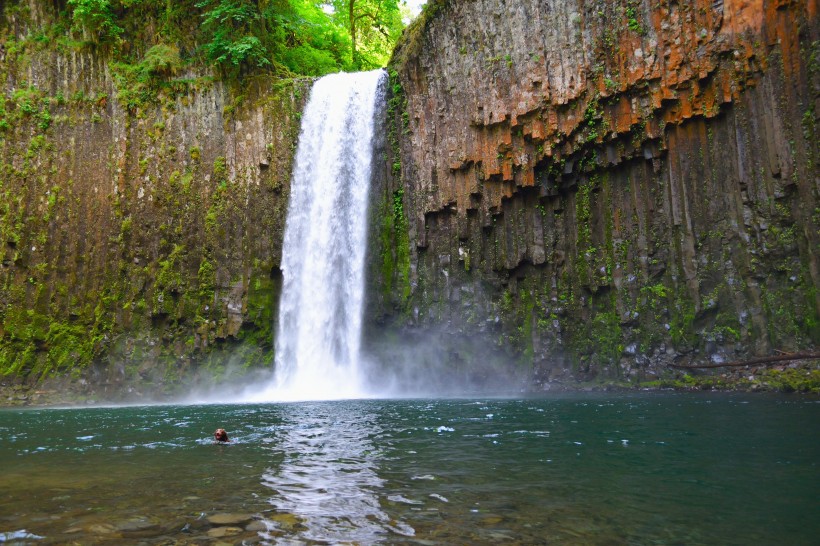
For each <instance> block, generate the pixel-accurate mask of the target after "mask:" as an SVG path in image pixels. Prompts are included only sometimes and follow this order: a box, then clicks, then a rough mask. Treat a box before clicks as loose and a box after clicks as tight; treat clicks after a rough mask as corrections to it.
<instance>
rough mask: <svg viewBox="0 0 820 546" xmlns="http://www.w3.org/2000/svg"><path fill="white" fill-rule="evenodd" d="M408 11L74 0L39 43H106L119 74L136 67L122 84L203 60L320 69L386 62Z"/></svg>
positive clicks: (280, 0)
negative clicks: (129, 67)
mask: <svg viewBox="0 0 820 546" xmlns="http://www.w3.org/2000/svg"><path fill="white" fill-rule="evenodd" d="M405 9H406V8H405ZM403 16H406V14H403V13H402V12H401V10H400V8H399V5H398V0H333V1H328V2H317V1H316V0H267V1H264V2H259V1H256V0H181V1H179V2H169V1H167V0H68V4H67V9H66V10H65V12H63V14H62V17H63V18H64V19H62V20H61V21H59V22H58V24H56V25H54V26H53V28H54V29H57V30H54V31H53V32H51V31H50V33H49V34H43V36H42V43H43V44H48V42H49V40H54V41H55V42H56V43H58V44H59V46H60V47H62V48H79V47H84V46H85V45H88V44H104V45H107V46H109V47H111V49H112V51H113V53H114V55H113V60H114V61H115V62H116V63H118V65H119V66H120V70H119V71H120V73H122V72H123V66H124V65H129V66H132V67H134V68H133V72H134V73H133V74H130V77H128V78H127V81H122V80H121V81H120V82H119V83H121V84H122V83H134V82H135V81H137V82H138V87H139V86H140V84H145V81H141V79H142V78H143V77H144V76H145V75H152V76H154V77H159V76H162V77H170V76H172V75H174V74H176V73H177V72H178V71H179V69H180V68H181V67H184V66H187V65H190V64H200V63H202V62H206V63H209V64H212V65H213V66H214V67H215V68H216V69H217V72H218V73H220V74H221V75H223V76H224V77H226V78H228V79H233V78H238V77H240V76H242V75H245V74H249V73H253V72H258V71H260V70H272V71H274V72H276V73H278V74H281V75H283V76H292V75H308V76H321V75H324V74H328V73H331V72H337V71H340V70H358V69H369V68H376V67H380V66H383V65H385V64H386V62H387V60H388V59H389V57H390V54H391V52H392V49H393V45H394V44H395V42H396V40H397V39H398V37H399V36H400V34H401V32H402V30H403V28H404V22H403ZM61 29H62V30H61ZM69 29H70V31H69ZM146 31H147V33H148V34H149V36H148V38H149V39H148V40H147V42H146V41H145V38H146V36H145V34H146ZM61 33H65V34H66V35H61ZM78 39H79V40H80V41H77V40H78ZM37 43H40V42H37ZM142 44H145V45H144V46H142ZM144 48H148V50H147V51H146V50H145V49H144ZM119 89H120V90H121V91H122V89H123V87H119ZM132 91H133V90H132ZM139 91H140V90H136V92H133V93H131V95H132V96H129V97H127V98H128V99H129V100H130V102H131V103H132V104H133V103H134V100H133V95H135V94H136V95H139Z"/></svg>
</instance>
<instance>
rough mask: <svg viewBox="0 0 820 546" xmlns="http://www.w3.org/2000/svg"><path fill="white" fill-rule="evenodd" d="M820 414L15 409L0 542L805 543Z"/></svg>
mask: <svg viewBox="0 0 820 546" xmlns="http://www.w3.org/2000/svg"><path fill="white" fill-rule="evenodd" d="M819 417H820V403H819V402H818V400H817V399H816V398H801V397H788V396H767V395H726V394H703V395H700V394H694V395H693V394H672V393H645V394H623V395H593V394H585V395H581V394H575V395H563V396H559V397H550V398H541V399H521V400H497V399H479V400H362V401H333V402H307V403H288V404H260V405H223V406H219V405H210V406H145V407H124V408H86V409H37V410H19V409H8V410H2V411H0V436H1V437H2V441H1V442H0V468H2V476H1V477H0V484H2V489H3V495H2V496H0V542H4V541H5V542H7V543H17V544H58V543H59V544H62V543H67V542H74V543H77V544H104V543H137V542H141V543H144V544H166V543H180V544H203V543H205V544H207V543H217V542H222V543H225V542H227V543H229V544H243V543H244V544H255V543H260V544H336V543H358V544H374V543H384V544H498V543H506V544H539V543H559V544H816V543H817V542H816V540H817V537H818V536H820V520H818V518H817V515H818V513H820V511H819V510H818V509H819V508H820V502H819V501H818V495H817V491H818V486H820V478H818V460H820V437H818V434H817V425H818V423H820V419H818V418H819ZM217 427H224V428H226V429H227V430H228V432H229V433H230V434H231V437H232V442H231V443H230V444H228V445H214V444H213V443H212V441H211V433H212V432H213V430H214V429H215V428H217Z"/></svg>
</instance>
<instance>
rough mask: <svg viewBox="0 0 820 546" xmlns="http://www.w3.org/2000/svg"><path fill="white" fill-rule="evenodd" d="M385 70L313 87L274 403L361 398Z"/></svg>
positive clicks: (296, 176) (286, 252)
mask: <svg viewBox="0 0 820 546" xmlns="http://www.w3.org/2000/svg"><path fill="white" fill-rule="evenodd" d="M385 79H386V74H385V72H384V71H383V70H374V71H371V72H361V73H354V74H345V73H340V74H332V75H329V76H325V77H323V78H321V79H320V80H318V81H317V82H316V83H315V84H314V85H313V90H312V91H311V94H310V99H309V101H308V104H307V107H306V108H305V111H304V113H303V115H302V129H301V133H300V135H299V145H298V148H297V151H296V161H295V166H294V171H293V177H292V180H291V190H290V191H291V194H290V203H289V205H288V216H287V220H286V224H285V240H284V246H283V250H282V253H283V256H282V271H283V275H284V284H283V287H282V297H281V300H280V304H279V324H278V329H277V333H276V371H275V376H274V385H273V386H272V389H271V391H269V392H268V393H267V395H268V397H269V398H268V399H278V400H283V399H290V400H307V399H332V398H352V397H358V396H361V392H362V378H361V376H360V371H359V346H360V341H361V328H362V306H363V301H364V262H365V252H366V250H367V204H368V194H369V186H370V178H371V164H372V161H373V157H372V156H373V146H374V134H375V124H376V119H375V117H376V116H375V114H376V109H377V103H378V104H380V103H381V101H383V98H382V96H383V88H384V83H383V82H384V80H385Z"/></svg>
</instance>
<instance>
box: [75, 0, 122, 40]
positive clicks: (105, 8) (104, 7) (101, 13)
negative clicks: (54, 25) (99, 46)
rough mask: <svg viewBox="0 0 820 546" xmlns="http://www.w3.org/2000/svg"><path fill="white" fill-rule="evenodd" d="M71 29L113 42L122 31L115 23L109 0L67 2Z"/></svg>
mask: <svg viewBox="0 0 820 546" xmlns="http://www.w3.org/2000/svg"><path fill="white" fill-rule="evenodd" d="M68 7H69V8H71V9H72V12H71V17H72V20H73V23H74V24H73V28H74V29H75V30H83V31H86V32H90V33H92V34H93V35H96V37H97V38H98V39H99V40H100V41H102V42H106V41H113V40H115V39H116V38H118V37H119V36H120V35H121V34H122V32H123V29H122V27H121V26H119V25H118V24H117V22H116V19H115V16H114V13H113V12H112V7H111V2H110V1H109V0H68Z"/></svg>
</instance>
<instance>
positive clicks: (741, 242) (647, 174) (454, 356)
mask: <svg viewBox="0 0 820 546" xmlns="http://www.w3.org/2000/svg"><path fill="white" fill-rule="evenodd" d="M817 10H818V6H817V3H816V2H813V1H808V2H805V1H782V0H771V1H769V0H725V1H724V0H697V1H693V2H677V1H665V0H619V1H612V2H601V1H598V2H590V1H583V0H569V1H565V0H560V1H553V0H511V1H503V0H502V1H498V0H466V1H455V0H453V1H439V2H434V3H433V4H432V5H430V6H428V8H427V10H426V12H425V14H424V15H423V17H422V18H421V19H420V20H419V21H417V22H416V24H415V25H414V26H413V27H412V28H410V29H409V31H408V32H407V33H406V34H405V36H404V40H403V42H402V43H400V44H399V47H398V48H397V50H396V53H395V56H394V59H393V63H392V71H393V72H392V76H393V89H392V91H393V98H392V102H391V105H390V106H391V116H390V121H391V123H392V125H391V131H390V142H391V146H390V148H391V150H392V155H391V157H392V158H393V160H392V164H391V173H392V183H391V184H389V185H388V189H387V190H386V197H390V195H391V193H390V192H391V191H392V192H393V193H392V197H393V200H394V201H395V207H394V209H395V210H396V211H397V213H396V214H394V220H393V222H392V225H393V226H402V227H404V226H406V228H407V234H408V235H407V238H408V241H407V242H408V243H409V246H408V249H409V250H408V253H406V254H401V253H400V252H398V253H397V252H395V251H393V252H391V251H390V245H383V246H382V256H383V262H384V263H385V264H386V266H385V267H383V271H382V277H383V278H385V279H387V280H386V281H385V282H384V283H383V285H384V286H383V287H386V288H387V289H386V290H383V297H382V299H381V302H382V303H383V304H384V305H387V306H392V308H393V309H396V308H398V309H401V310H402V313H400V314H398V315H397V314H396V313H385V314H383V315H382V318H383V323H384V324H386V325H388V328H389V327H390V326H392V325H396V324H399V325H400V326H401V327H402V328H406V327H408V326H409V327H410V328H411V329H416V331H418V332H425V334H424V335H435V336H437V337H438V338H439V339H440V340H443V343H444V346H449V347H451V348H450V349H447V350H445V351H444V352H443V354H442V358H444V359H449V360H450V361H451V364H450V365H452V366H459V365H464V363H465V362H470V361H474V360H481V359H485V358H487V355H488V354H491V353H492V351H493V349H495V350H496V351H498V350H500V351H502V352H506V354H507V356H508V357H511V358H514V359H517V360H518V362H519V364H520V366H521V369H522V370H524V372H523V373H524V375H526V376H527V377H529V378H532V379H535V381H536V382H539V381H540V382H544V383H546V382H548V381H551V380H560V379H567V378H569V377H572V378H575V379H578V378H589V379H591V378H593V377H608V378H618V377H620V378H631V379H635V380H639V381H646V380H651V379H654V378H657V377H658V376H659V375H660V374H663V373H666V372H668V371H670V370H674V368H672V367H671V366H686V365H695V364H704V363H716V364H719V363H726V362H731V361H739V360H740V361H742V360H744V359H748V358H751V357H753V356H757V355H768V354H772V353H773V352H774V351H784V352H794V351H798V350H801V349H803V350H805V349H812V348H813V347H814V346H816V344H817V343H818V340H820V329H819V328H818V311H820V293H819V292H818V286H820V263H819V262H818V250H820V246H818V244H820V209H819V208H818V204H819V203H818V190H819V189H820V186H818V182H820V179H818V169H817V160H818V140H817V129H816V121H817V112H818V107H820V102H818V98H820V95H818V92H820V61H818V59H820V42H818V39H820V29H818V24H817ZM394 231H396V230H395V228H394ZM397 233H398V232H397ZM402 236H403V233H398V234H397V235H395V236H393V237H392V239H391V238H390V237H386V238H384V239H385V240H388V241H391V242H398V241H400V240H401V237H402ZM374 315H376V316H377V315H378V312H374ZM464 340H480V342H481V343H482V344H483V345H481V348H480V349H478V350H475V349H474V347H475V346H476V342H474V341H470V342H467V343H464ZM448 343H449V345H448ZM747 373H748V372H747Z"/></svg>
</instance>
